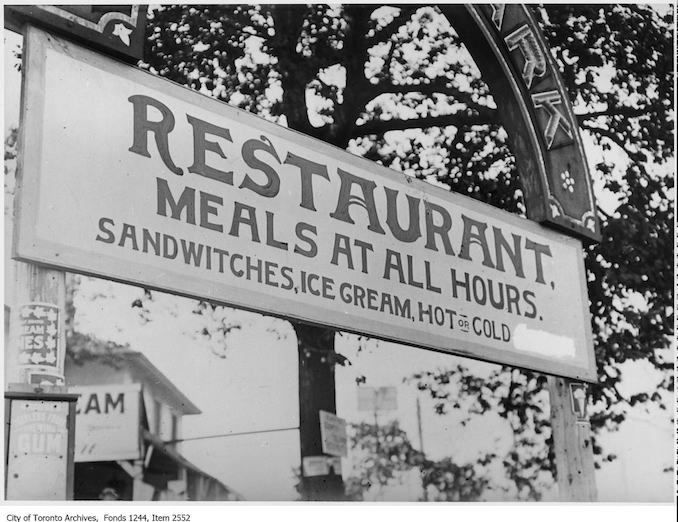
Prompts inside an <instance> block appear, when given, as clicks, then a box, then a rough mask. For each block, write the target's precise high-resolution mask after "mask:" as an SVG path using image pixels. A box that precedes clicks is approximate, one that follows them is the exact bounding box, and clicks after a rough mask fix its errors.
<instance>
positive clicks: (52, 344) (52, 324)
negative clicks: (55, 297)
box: [17, 303, 63, 384]
mask: <svg viewBox="0 0 678 522" xmlns="http://www.w3.org/2000/svg"><path fill="white" fill-rule="evenodd" d="M18 314H19V320H18V322H17V324H18V325H19V331H18V332H17V342H18V344H19V346H18V351H17V353H18V364H19V367H20V368H22V369H23V370H25V371H26V372H27V373H28V374H31V382H35V383H37V384H41V383H42V382H43V381H44V380H45V379H47V380H49V381H50V382H51V381H54V382H51V383H52V384H59V382H57V381H58V379H59V378H60V379H61V381H63V368H62V367H61V366H62V364H61V363H60V361H62V360H63V357H62V355H61V350H63V347H61V346H59V307H58V306H56V305H53V304H50V303H26V304H22V305H20V306H19V307H18Z"/></svg>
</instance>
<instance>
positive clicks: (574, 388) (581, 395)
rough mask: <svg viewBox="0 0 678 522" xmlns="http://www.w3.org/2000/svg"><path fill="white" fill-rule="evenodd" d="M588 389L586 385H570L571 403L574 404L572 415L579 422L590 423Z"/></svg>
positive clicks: (578, 383)
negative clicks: (587, 407)
mask: <svg viewBox="0 0 678 522" xmlns="http://www.w3.org/2000/svg"><path fill="white" fill-rule="evenodd" d="M586 388H587V387H586V384H584V383H580V382H577V383H574V382H572V383H570V402H571V404H572V413H574V415H575V416H576V417H577V422H588V415H587V412H586V391H587V390H586Z"/></svg>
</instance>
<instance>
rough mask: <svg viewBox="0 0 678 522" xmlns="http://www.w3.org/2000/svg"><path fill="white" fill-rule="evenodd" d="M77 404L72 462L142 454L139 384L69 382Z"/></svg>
mask: <svg viewBox="0 0 678 522" xmlns="http://www.w3.org/2000/svg"><path fill="white" fill-rule="evenodd" d="M69 389H70V390H71V391H73V393H79V394H80V398H79V399H78V404H77V406H76V430H75V462H92V461H111V460H132V459H139V458H141V429H140V425H139V421H140V415H141V412H140V403H141V396H140V393H141V387H140V385H139V384H128V385H119V386H114V385H102V386H71V387H70V388H69Z"/></svg>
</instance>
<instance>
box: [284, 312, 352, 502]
mask: <svg viewBox="0 0 678 522" xmlns="http://www.w3.org/2000/svg"><path fill="white" fill-rule="evenodd" d="M294 329H295V331H296V333H297V344H298V348H299V441H300V447H301V484H300V486H301V498H302V500H344V482H343V479H342V476H341V469H334V468H332V469H328V470H326V471H322V465H318V464H320V463H322V462H323V460H324V461H325V462H329V461H330V460H332V461H333V462H340V460H339V459H338V458H334V459H333V458H332V457H329V456H327V455H324V454H323V450H322V440H321V436H320V410H324V411H327V412H330V413H336V412H337V407H336V397H335V389H334V363H333V355H334V332H333V331H332V330H328V329H326V328H320V327H317V326H309V325H305V324H301V323H294Z"/></svg>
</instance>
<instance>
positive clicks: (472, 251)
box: [15, 29, 595, 380]
mask: <svg viewBox="0 0 678 522" xmlns="http://www.w3.org/2000/svg"><path fill="white" fill-rule="evenodd" d="M25 68H26V69H25V74H26V83H25V87H26V88H25V92H24V96H25V99H24V103H23V107H24V113H23V133H24V134H23V139H22V143H23V151H24V153H23V154H22V156H21V157H23V165H22V179H21V187H20V196H19V197H20V199H19V215H18V222H19V224H18V228H17V235H16V238H15V255H16V256H17V257H18V258H19V259H22V260H26V261H31V262H38V263H45V264H48V265H53V266H58V267H62V268H64V269H67V270H72V271H76V272H82V273H86V274H93V275H96V276H99V277H104V278H109V279H115V280H120V281H125V282H130V283H133V284H137V285H144V286H147V287H154V288H158V289H161V290H165V291H169V292H172V293H176V294H183V295H188V296H194V297H198V298H203V299H209V300H213V301H216V302H220V303H226V304H229V305H232V306H236V307H241V308H245V309H251V310H256V311H260V312H264V313H268V314H273V315H279V316H284V317H287V318H291V319H298V320H302V321H308V322H312V323H317V324H322V325H328V326H331V327H335V328H338V329H341V330H346V331H353V332H359V333H362V334H365V335H369V336H373V337H377V338H382V339H388V340H394V341H398V342H404V343H408V344H412V345H415V346H421V347H425V348H429V349H433V350H438V351H443V352H449V353H455V354H460V355H464V356H468V357H474V358H478V359H484V360H488V361H492V362H499V363H507V364H511V365H515V366H521V367H526V368H531V369H535V370H539V371H543V372H546V373H552V374H558V375H563V376H568V377H573V378H577V379H584V380H593V379H595V366H594V361H593V353H592V346H591V333H590V322H589V316H588V300H587V296H586V287H585V274H584V267H583V261H582V251H581V243H580V241H579V240H577V239H573V238H570V237H564V236H563V235H561V234H558V233H556V232H554V231H551V230H549V229H546V228H543V227H542V226H540V225H538V224H536V223H534V222H531V221H528V220H525V219H522V218H520V217H518V216H514V215H511V214H509V213H506V212H504V211H501V210H498V209H496V208H493V207H490V206H488V205H484V204H482V203H479V202H477V201H474V200H472V199H469V198H466V197H464V196H460V195H456V194H453V193H449V192H447V191H445V190H442V189H439V188H436V187H432V186H430V185H428V184H425V183H423V182H419V181H417V180H414V179H412V178H410V177H407V176H405V175H403V174H400V173H398V172H394V171H392V170H389V169H386V168H383V167H381V166H379V165H376V164H374V163H372V162H369V161H366V160H364V159H361V158H358V157H355V156H353V155H351V154H349V153H347V152H345V151H342V150H340V149H337V148H334V147H332V146H330V145H327V144H326V143H323V142H321V141H318V140H315V139H312V138H309V137H307V136H304V135H301V134H299V133H296V132H294V131H291V130H288V129H285V128H283V127H281V126H277V125H274V124H272V123H269V122H266V121H264V120H262V119H260V118H258V117H255V116H253V115H251V114H248V113H246V112H243V111H240V110H237V109H235V108H232V107H230V106H228V105H226V104H224V103H220V102H217V101H216V100H213V99H211V98H209V97H206V96H202V95H200V94H197V93H195V92H193V91H191V90H188V89H186V88H184V87H181V86H178V85H176V84H173V83H171V82H169V81H166V80H164V79H161V78H158V77H155V76H153V75H150V74H148V73H145V72H143V71H140V70H138V69H135V68H133V67H128V66H126V65H124V64H121V63H117V62H115V61H113V60H110V59H107V58H105V57H102V56H100V55H97V54H95V53H93V52H90V51H88V50H86V49H83V48H80V47H78V46H76V45H71V44H67V43H65V42H63V41H61V40H58V39H56V38H54V37H51V36H48V35H46V34H45V33H43V32H41V31H39V30H35V29H31V30H29V32H28V37H27V61H26V62H25ZM85 79H86V81H85Z"/></svg>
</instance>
